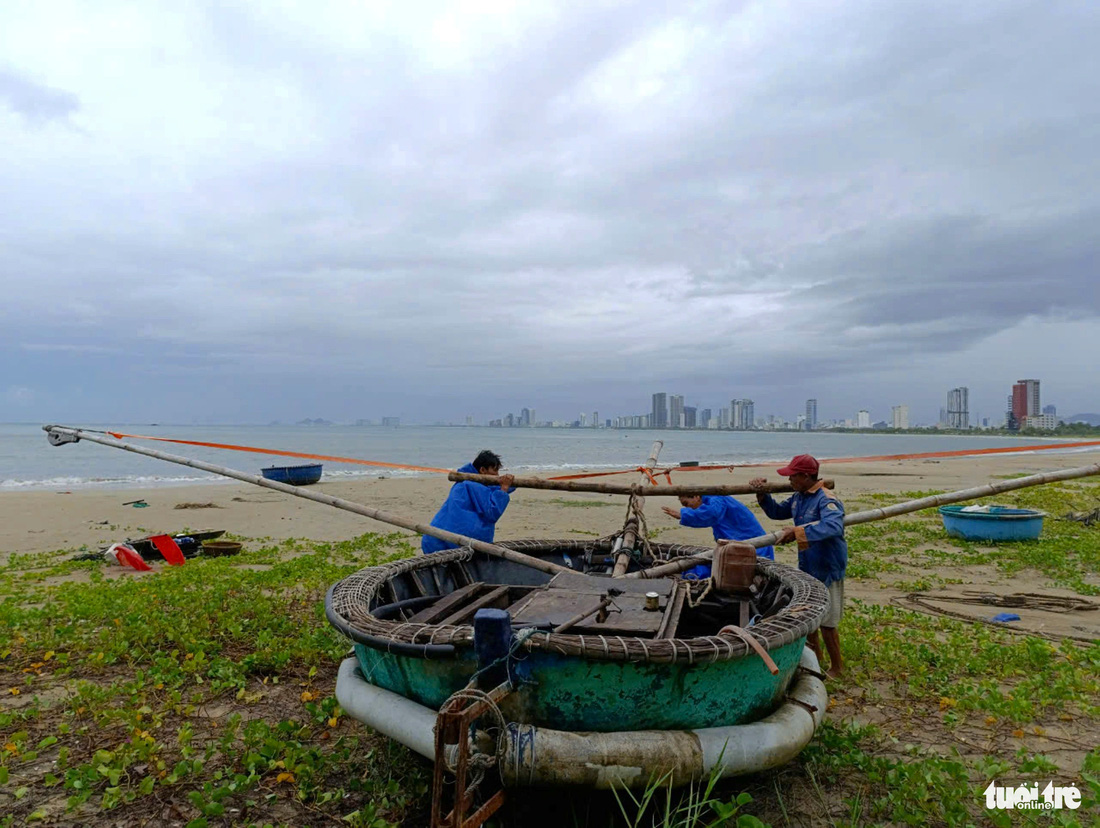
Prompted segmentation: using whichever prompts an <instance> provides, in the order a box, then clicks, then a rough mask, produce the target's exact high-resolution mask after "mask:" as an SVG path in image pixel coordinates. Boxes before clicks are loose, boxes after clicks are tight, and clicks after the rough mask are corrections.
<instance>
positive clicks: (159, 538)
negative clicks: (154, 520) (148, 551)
mask: <svg viewBox="0 0 1100 828" xmlns="http://www.w3.org/2000/svg"><path fill="white" fill-rule="evenodd" d="M149 540H150V541H151V542H152V544H153V546H155V547H156V549H157V551H158V552H160V554H161V555H163V556H164V560H166V561H168V563H170V564H171V565H172V566H183V564H184V562H185V561H186V560H187V559H186V558H184V557H183V552H181V551H180V547H179V544H178V543H176V542H175V541H174V540H173V539H172V538H171V537H170V536H168V535H153V536H152V537H151V538H149Z"/></svg>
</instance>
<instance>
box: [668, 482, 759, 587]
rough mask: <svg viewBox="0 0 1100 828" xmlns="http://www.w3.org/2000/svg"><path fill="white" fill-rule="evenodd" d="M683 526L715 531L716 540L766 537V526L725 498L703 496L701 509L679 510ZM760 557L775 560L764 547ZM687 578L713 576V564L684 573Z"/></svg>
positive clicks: (734, 501) (739, 504)
mask: <svg viewBox="0 0 1100 828" xmlns="http://www.w3.org/2000/svg"><path fill="white" fill-rule="evenodd" d="M680 525H681V526H691V527H694V528H696V529H703V528H706V527H708V526H709V527H710V528H711V529H712V530H713V531H714V540H715V541H720V540H746V539H747V538H758V537H760V536H761V535H766V534H767V532H765V531H764V527H763V526H761V525H760V521H758V520H757V519H756V515H754V514H753V513H752V512H751V511H749V507H748V506H746V505H745V504H743V503H741V502H740V501H737V500H734V499H733V498H732V497H729V496H726V495H703V502H702V503H700V504H699V508H698V509H688V508H683V509H681V510H680ZM756 554H757V556H758V557H761V558H767V559H768V560H772V561H774V560H775V550H774V549H773V548H772V547H770V546H765V547H762V548H760V549H757V550H756ZM684 577H685V578H688V579H692V578H698V579H700V580H702V579H704V578H709V577H710V564H699V565H698V566H695V567H692V568H691V569H689V570H687V571H686V572H685V573H684Z"/></svg>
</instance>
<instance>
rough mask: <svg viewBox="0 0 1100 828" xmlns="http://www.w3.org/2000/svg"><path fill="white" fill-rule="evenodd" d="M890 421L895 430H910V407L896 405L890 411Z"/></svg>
mask: <svg viewBox="0 0 1100 828" xmlns="http://www.w3.org/2000/svg"><path fill="white" fill-rule="evenodd" d="M890 419H891V426H892V427H893V428H909V406H907V405H895V406H894V407H893V408H891V409H890Z"/></svg>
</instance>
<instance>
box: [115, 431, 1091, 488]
mask: <svg viewBox="0 0 1100 828" xmlns="http://www.w3.org/2000/svg"><path fill="white" fill-rule="evenodd" d="M106 433H107V434H110V435H111V436H112V437H114V438H115V439H117V440H121V439H122V438H123V437H129V438H131V439H134V440H156V441H158V442H162V443H177V444H179V445H183V446H204V447H206V448H217V449H228V450H229V451H249V452H253V453H255V454H272V455H277V456H279V457H301V458H304V459H307V460H328V461H330V462H333V463H354V464H357V465H360V466H378V467H381V468H386V469H409V470H410V471H422V472H432V473H435V474H450V473H451V472H452V471H454V470H453V469H437V468H434V467H432V466H412V465H408V464H406V463H382V462H380V461H378V460H360V459H359V458H357V457H334V456H330V455H327V454H307V453H305V452H300V451H283V450H281V449H267V448H256V447H254V446H237V445H232V444H229V443H207V442H203V441H201V440H175V439H172V438H170V437H150V436H148V435H144V434H124V433H122V432H119V431H108V432H106ZM1095 446H1100V440H1085V441H1080V442H1074V443H1042V444H1040V445H1035V446H1003V447H1001V448H986V449H958V450H955V451H926V452H921V453H918V454H874V455H870V456H867V457H833V458H826V459H822V460H821V462H822V463H874V462H882V461H886V460H921V459H925V458H932V457H976V456H980V455H983V454H1010V453H1014V452H1022V451H1054V450H1058V449H1067V448H1088V447H1095ZM773 465H775V464H774V463H732V464H730V463H727V464H724V465H721V466H674V467H672V468H668V469H654V470H650V469H647V468H646V467H645V466H635V467H634V468H632V469H621V470H619V471H605V472H589V473H585V474H564V475H559V476H557V477H548V478H546V479H547V480H585V479H587V478H591V477H609V476H611V475H616V474H630V473H631V472H634V473H642V474H645V475H646V476H647V477H648V478H649V481H650V483H652V484H653V485H654V486H656V485H657V479H656V478H657V477H659V476H664V478H665V479H666V480H667V481H668V482H669V483H670V484H671V483H672V472H673V471H678V472H696V471H719V470H721V469H725V470H727V471H730V472H732V471H733V470H734V469H752V468H761V467H764V466H773Z"/></svg>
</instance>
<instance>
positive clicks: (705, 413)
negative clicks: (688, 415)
mask: <svg viewBox="0 0 1100 828" xmlns="http://www.w3.org/2000/svg"><path fill="white" fill-rule="evenodd" d="M699 428H710V409H709V408H704V409H703V410H702V411H700V412H699Z"/></svg>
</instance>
